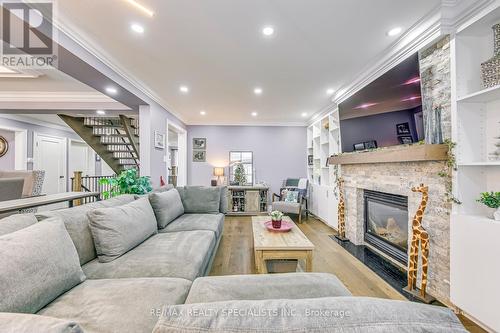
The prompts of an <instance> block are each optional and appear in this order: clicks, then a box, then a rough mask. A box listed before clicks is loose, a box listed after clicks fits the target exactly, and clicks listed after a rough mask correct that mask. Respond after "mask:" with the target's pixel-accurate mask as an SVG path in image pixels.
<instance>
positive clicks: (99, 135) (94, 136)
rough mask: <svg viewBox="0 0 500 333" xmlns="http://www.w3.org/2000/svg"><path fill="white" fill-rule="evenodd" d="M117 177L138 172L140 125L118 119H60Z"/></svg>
mask: <svg viewBox="0 0 500 333" xmlns="http://www.w3.org/2000/svg"><path fill="white" fill-rule="evenodd" d="M59 118H61V119H62V120H63V121H64V122H65V123H66V124H67V125H68V126H69V127H71V128H72V129H73V130H74V131H75V132H76V133H77V134H78V135H79V136H80V137H81V138H82V139H83V140H84V141H85V142H86V143H87V144H88V145H89V146H90V147H91V148H92V149H93V150H94V151H95V152H96V153H97V154H98V155H99V156H100V157H101V159H102V160H104V161H105V162H106V164H108V165H109V166H110V168H111V169H113V171H114V172H115V173H116V174H119V173H120V172H122V171H123V170H127V169H131V168H136V169H139V121H138V119H135V118H130V117H127V116H124V115H120V116H119V117H72V116H67V115H59Z"/></svg>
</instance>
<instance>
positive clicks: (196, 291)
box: [186, 273, 351, 303]
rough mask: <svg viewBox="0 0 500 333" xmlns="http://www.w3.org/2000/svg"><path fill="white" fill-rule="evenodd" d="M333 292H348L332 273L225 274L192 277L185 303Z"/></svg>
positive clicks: (310, 296) (320, 294)
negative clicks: (194, 278) (193, 278)
mask: <svg viewBox="0 0 500 333" xmlns="http://www.w3.org/2000/svg"><path fill="white" fill-rule="evenodd" d="M242 286H244V288H242ZM333 296H351V293H350V292H349V290H347V288H346V287H345V286H344V285H343V284H342V282H340V280H339V279H337V277H336V276H335V275H332V274H327V273H287V274H258V275H228V276H208V277H202V278H198V279H196V280H194V282H193V286H192V287H191V290H190V291H189V295H188V298H187V300H186V303H209V302H220V301H230V300H262V299H274V298H276V299H280V298H287V299H295V298H317V297H333Z"/></svg>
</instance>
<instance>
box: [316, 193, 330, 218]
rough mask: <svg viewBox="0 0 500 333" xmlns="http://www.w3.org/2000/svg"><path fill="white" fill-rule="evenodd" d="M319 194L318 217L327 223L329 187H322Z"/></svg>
mask: <svg viewBox="0 0 500 333" xmlns="http://www.w3.org/2000/svg"><path fill="white" fill-rule="evenodd" d="M318 192H319V207H318V214H319V215H318V216H319V218H320V219H322V220H323V221H325V222H326V221H327V220H328V187H326V186H320V187H319V189H318Z"/></svg>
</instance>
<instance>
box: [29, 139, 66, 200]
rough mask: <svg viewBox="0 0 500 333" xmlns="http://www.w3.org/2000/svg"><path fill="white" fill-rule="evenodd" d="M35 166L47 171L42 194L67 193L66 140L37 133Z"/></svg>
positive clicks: (34, 153)
mask: <svg viewBox="0 0 500 333" xmlns="http://www.w3.org/2000/svg"><path fill="white" fill-rule="evenodd" d="M33 156H34V161H33V166H34V168H35V169H36V170H45V180H44V182H43V188H42V193H44V194H54V193H61V192H66V139H65V138H60V137H54V136H48V135H44V134H38V133H35V146H34V152H33Z"/></svg>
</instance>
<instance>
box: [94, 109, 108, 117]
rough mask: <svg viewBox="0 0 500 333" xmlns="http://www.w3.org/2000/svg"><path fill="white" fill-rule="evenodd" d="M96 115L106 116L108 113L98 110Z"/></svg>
mask: <svg viewBox="0 0 500 333" xmlns="http://www.w3.org/2000/svg"><path fill="white" fill-rule="evenodd" d="M95 113H97V114H98V115H101V116H104V115H105V114H106V111H104V110H97V111H96V112H95Z"/></svg>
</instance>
